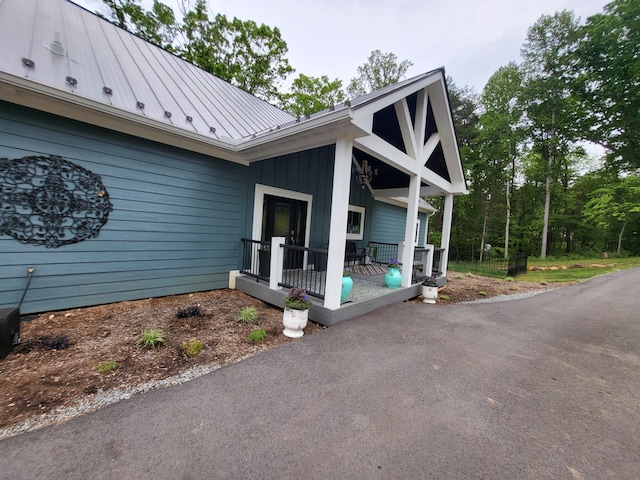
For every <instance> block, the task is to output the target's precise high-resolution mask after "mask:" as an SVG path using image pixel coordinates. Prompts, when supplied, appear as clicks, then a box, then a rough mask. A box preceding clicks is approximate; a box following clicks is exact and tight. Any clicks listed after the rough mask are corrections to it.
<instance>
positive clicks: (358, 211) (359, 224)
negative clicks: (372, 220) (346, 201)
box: [347, 205, 364, 240]
mask: <svg viewBox="0 0 640 480" xmlns="http://www.w3.org/2000/svg"><path fill="white" fill-rule="evenodd" d="M363 233H364V207H356V206H354V205H349V213H348V215H347V240H362V236H363Z"/></svg>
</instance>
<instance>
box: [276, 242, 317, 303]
mask: <svg viewBox="0 0 640 480" xmlns="http://www.w3.org/2000/svg"><path fill="white" fill-rule="evenodd" d="M280 246H281V247H282V248H283V249H284V265H283V270H282V282H279V283H278V285H280V286H281V287H285V288H302V289H304V290H306V292H307V294H308V295H311V296H312V297H316V298H322V299H324V292H325V285H326V280H327V255H328V252H327V250H322V249H319V248H307V247H299V246H297V245H286V244H282V245H280ZM309 253H312V254H313V259H314V262H315V263H314V268H313V269H310V268H305V267H306V266H308V264H309V260H310V255H309ZM323 267H324V268H323Z"/></svg>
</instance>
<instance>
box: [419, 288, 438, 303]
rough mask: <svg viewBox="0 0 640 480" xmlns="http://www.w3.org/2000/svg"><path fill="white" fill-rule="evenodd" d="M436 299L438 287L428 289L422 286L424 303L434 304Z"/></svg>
mask: <svg viewBox="0 0 640 480" xmlns="http://www.w3.org/2000/svg"><path fill="white" fill-rule="evenodd" d="M437 298H438V287H428V286H427V285H422V301H423V302H424V303H436V299H437Z"/></svg>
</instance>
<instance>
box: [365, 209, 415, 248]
mask: <svg viewBox="0 0 640 480" xmlns="http://www.w3.org/2000/svg"><path fill="white" fill-rule="evenodd" d="M406 217H407V210H406V209H405V208H402V207H398V206H396V205H391V204H388V203H383V202H373V212H372V222H371V223H372V227H371V234H370V235H371V240H372V241H375V242H380V243H395V244H397V243H399V242H401V241H403V240H404V230H405V226H406ZM418 218H419V219H420V232H419V235H418V245H424V234H425V226H426V224H427V215H426V214H425V213H419V214H418Z"/></svg>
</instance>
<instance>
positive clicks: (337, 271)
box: [324, 137, 353, 310]
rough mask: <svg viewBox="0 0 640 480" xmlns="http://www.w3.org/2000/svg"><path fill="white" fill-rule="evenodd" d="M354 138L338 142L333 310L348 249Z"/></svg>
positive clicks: (329, 299) (330, 277) (329, 293)
mask: <svg viewBox="0 0 640 480" xmlns="http://www.w3.org/2000/svg"><path fill="white" fill-rule="evenodd" d="M352 149H353V139H351V138H350V137H344V138H339V139H338V140H337V141H336V156H335V159H334V163H333V192H332V194H331V221H330V224H329V225H330V226H329V252H328V258H327V280H326V288H325V292H324V306H325V307H326V308H329V309H331V310H337V309H338V308H340V294H341V292H342V270H343V269H344V250H345V245H346V242H347V217H348V214H349V189H350V188H351V152H352Z"/></svg>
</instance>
